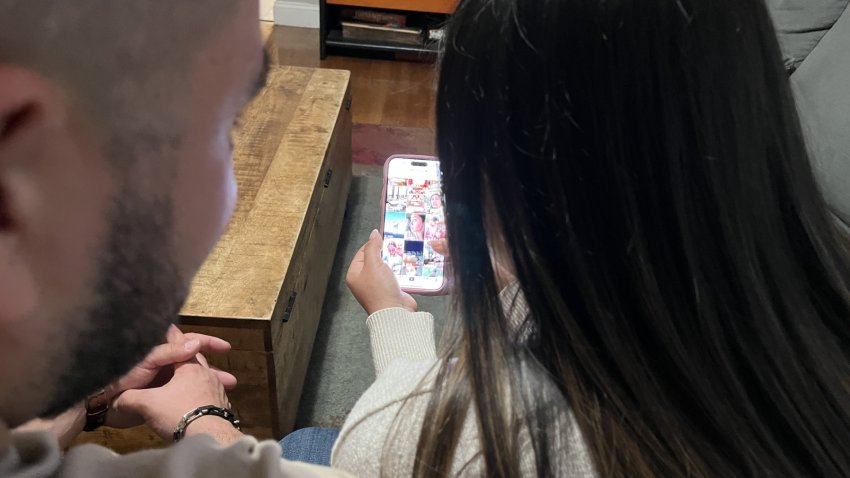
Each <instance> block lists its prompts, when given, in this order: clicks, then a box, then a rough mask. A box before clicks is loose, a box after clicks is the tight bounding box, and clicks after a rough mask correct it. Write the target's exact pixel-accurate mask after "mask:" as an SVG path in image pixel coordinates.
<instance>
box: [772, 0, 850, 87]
mask: <svg viewBox="0 0 850 478" xmlns="http://www.w3.org/2000/svg"><path fill="white" fill-rule="evenodd" d="M848 3H850V0H767V4H768V7H769V8H770V13H771V15H772V16H773V22H774V24H775V25H776V30H777V33H778V34H779V44H780V47H781V48H782V57H783V59H784V60H785V67H786V68H788V70H790V71H793V70H795V69H797V67H798V66H799V65H800V63H802V61H803V60H805V59H806V57H807V56H808V55H809V53H810V52H811V51H812V50H813V49H814V48H815V46H817V44H818V42H820V41H821V39H822V38H823V36H824V35H825V34H826V32H827V31H828V30H829V29H830V28H831V27H832V25H833V24H834V23H835V21H836V20H837V19H838V17H840V16H841V13H842V12H843V11H844V10H845V9H846V8H847V4H848Z"/></svg>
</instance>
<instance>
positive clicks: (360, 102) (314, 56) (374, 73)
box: [264, 25, 436, 128]
mask: <svg viewBox="0 0 850 478" xmlns="http://www.w3.org/2000/svg"><path fill="white" fill-rule="evenodd" d="M264 29H265V30H266V31H265V32H264V33H266V34H268V40H267V47H268V48H269V52H270V55H271V59H272V62H273V63H274V64H279V65H292V66H310V67H319V68H336V69H342V70H349V71H351V91H352V106H351V112H352V121H353V122H354V123H368V124H381V125H386V126H405V127H415V128H433V127H434V114H435V112H434V104H435V98H436V74H435V73H436V72H435V66H434V63H418V62H410V61H398V60H395V61H390V60H372V59H364V58H351V57H343V56H331V57H328V58H327V59H326V60H320V59H319V30H317V29H310V28H295V27H282V26H274V27H273V28H270V26H269V25H265V26H264Z"/></svg>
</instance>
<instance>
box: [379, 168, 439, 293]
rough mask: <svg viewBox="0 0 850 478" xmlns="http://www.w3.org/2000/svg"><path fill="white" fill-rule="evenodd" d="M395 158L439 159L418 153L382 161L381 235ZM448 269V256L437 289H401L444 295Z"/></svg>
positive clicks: (410, 291) (403, 288)
mask: <svg viewBox="0 0 850 478" xmlns="http://www.w3.org/2000/svg"><path fill="white" fill-rule="evenodd" d="M395 158H405V159H421V160H423V161H439V159H438V158H436V157H434V156H422V155H418V154H394V155H392V156H390V157H389V158H387V160H386V161H384V186H383V188H381V237H383V236H384V220H385V218H386V217H387V214H386V213H387V181H388V180H389V167H390V161H392V160H393V159H395ZM449 271H450V265H449V260H448V258H446V262H445V266H444V268H443V286H442V287H440V288H439V289H438V290H427V289H416V288H411V287H402V288H401V290H403V291H404V292H407V293H408V294H417V295H446V294H448V293H449V282H450V281H451V275H450V274H449Z"/></svg>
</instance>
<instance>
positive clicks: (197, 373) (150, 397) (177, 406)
mask: <svg viewBox="0 0 850 478" xmlns="http://www.w3.org/2000/svg"><path fill="white" fill-rule="evenodd" d="M220 377H221V373H220V372H219V371H217V370H214V369H212V368H210V366H209V364H208V363H207V361H206V359H205V358H204V356H203V355H200V354H198V355H197V356H195V358H193V359H191V360H189V361H187V362H185V363H181V364H178V365H176V366H175V367H174V375H173V376H172V377H171V378H170V380H169V381H168V383H166V384H165V385H162V386H161V387H157V388H147V389H141V390H138V389H134V390H127V391H126V392H124V393H122V394H121V395H119V396H118V397H117V398H116V399H115V401H114V402H113V409H114V410H115V411H116V413H122V414H127V415H135V416H141V417H143V418H144V421H145V423H146V424H147V425H148V426H149V427H150V428H151V429H152V430H153V431H154V432H156V433H157V435H159V436H160V437H161V438H162V439H163V440H166V441H167V440H170V439H171V436H172V433H173V432H174V429H175V428H176V427H177V424H178V423H180V420H181V419H182V418H183V415H185V414H186V413H188V412H190V411H192V410H194V409H196V408H198V407H202V406H204V405H215V406H217V407H221V408H230V401H229V400H228V398H227V394H226V392H225V389H224V385H223V383H222V381H221V379H220ZM198 433H209V434H211V435H213V437H214V438H216V440H218V441H219V442H221V443H229V442H232V441H235V440H238V439H239V438H241V437H242V434H241V433H240V432H239V431H238V430H236V429H235V428H233V426H232V425H231V424H229V423H228V422H227V421H225V420H222V419H221V418H218V417H204V418H202V419H199V420H197V422H193V423H192V424H191V425H190V426H189V427H188V428H187V429H186V436H190V435H195V434H198Z"/></svg>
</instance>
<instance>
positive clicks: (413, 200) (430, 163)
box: [381, 155, 446, 295]
mask: <svg viewBox="0 0 850 478" xmlns="http://www.w3.org/2000/svg"><path fill="white" fill-rule="evenodd" d="M382 204H383V214H382V218H381V231H383V235H384V247H383V252H382V256H383V260H384V262H385V263H386V264H387V265H389V266H390V269H392V271H393V274H394V275H395V277H396V279H397V280H398V283H399V285H400V286H401V289H402V290H403V291H405V292H408V293H411V294H422V295H435V294H441V293H444V292H445V290H446V259H445V257H443V256H442V255H440V254H438V253H437V252H436V251H434V248H433V247H431V244H432V243H433V242H435V241H441V240H444V239H445V238H446V216H445V208H444V207H443V191H442V180H441V173H440V161H439V160H438V159H437V158H435V157H432V156H416V155H395V156H391V157H390V158H389V159H387V162H386V164H385V165H384V192H383V198H382Z"/></svg>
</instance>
